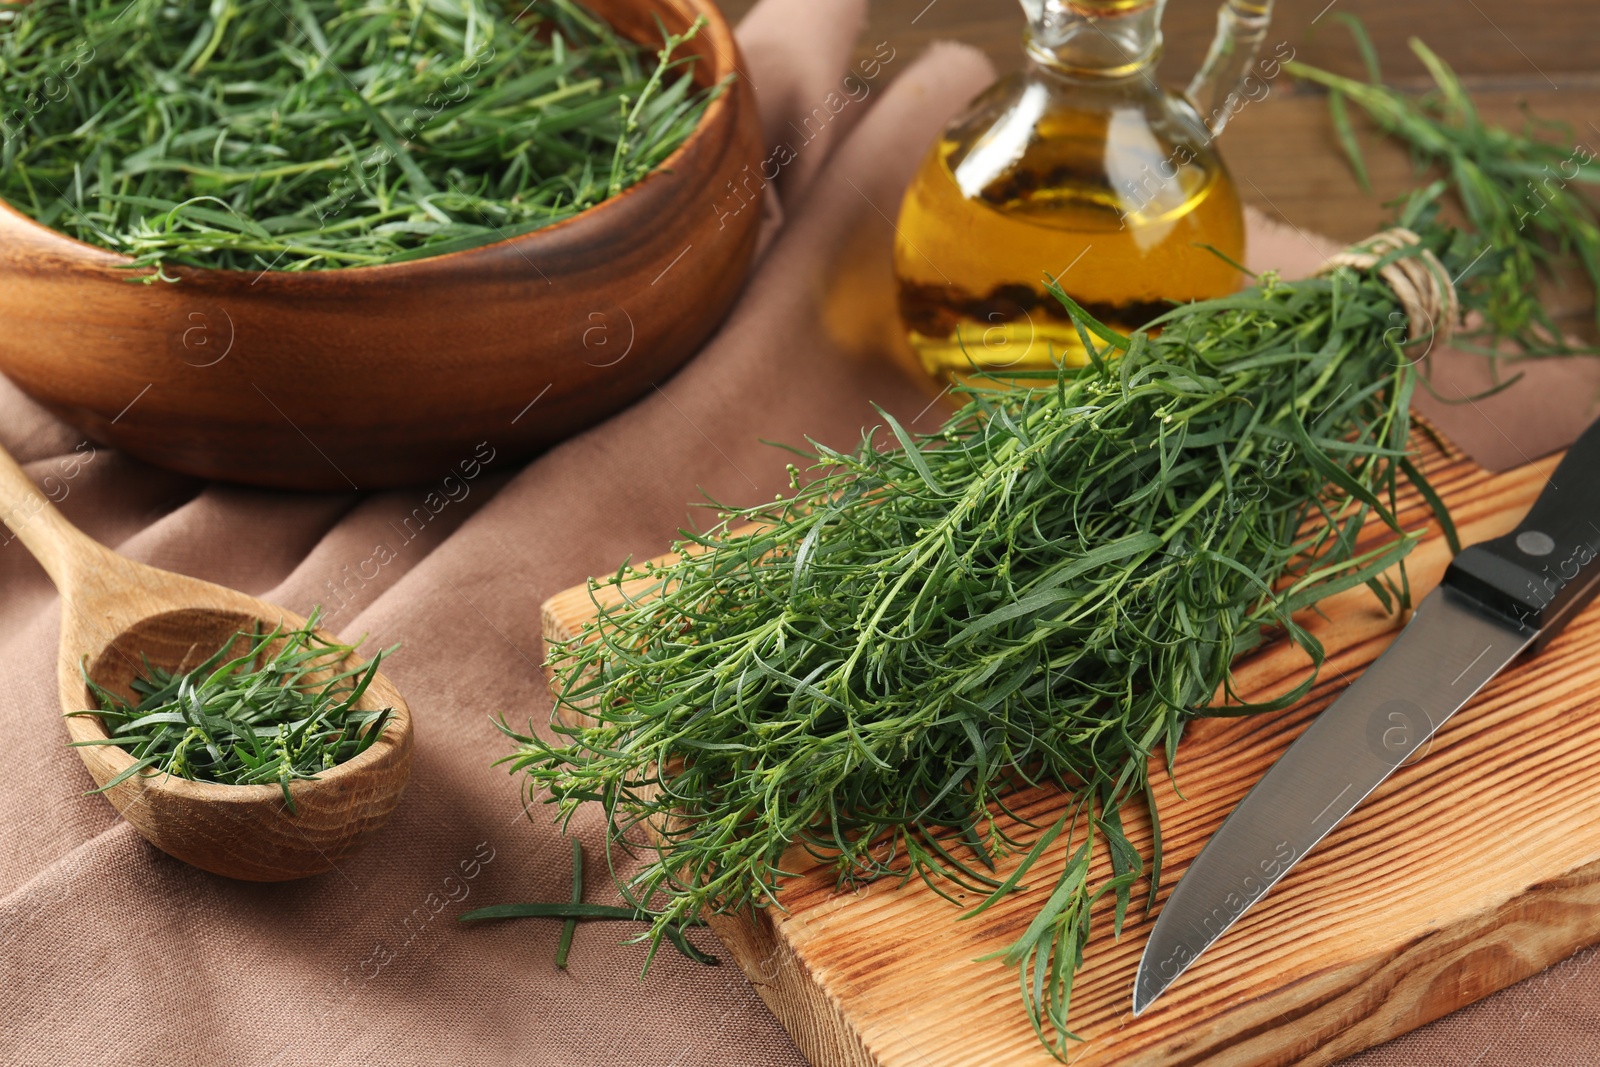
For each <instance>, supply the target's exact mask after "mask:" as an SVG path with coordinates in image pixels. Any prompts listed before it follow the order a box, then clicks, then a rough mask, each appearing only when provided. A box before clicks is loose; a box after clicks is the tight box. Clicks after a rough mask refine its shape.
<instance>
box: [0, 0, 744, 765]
mask: <svg viewBox="0 0 1600 1067" xmlns="http://www.w3.org/2000/svg"><path fill="white" fill-rule="evenodd" d="M647 5H648V6H650V7H652V8H655V7H667V8H674V9H677V10H678V11H679V12H680V13H684V14H686V15H687V17H688V21H689V22H690V23H691V24H692V23H693V22H694V20H695V19H696V18H699V17H702V16H703V17H704V18H705V19H706V25H705V27H704V28H703V29H702V30H701V31H700V32H701V34H702V35H703V36H704V37H705V39H706V40H707V42H708V43H709V44H710V46H711V47H710V49H709V51H710V53H711V59H712V62H711V68H712V69H711V76H710V78H709V79H708V80H707V85H708V86H714V85H717V84H719V83H721V82H722V81H723V80H724V79H725V78H727V77H728V75H730V74H732V75H735V76H737V77H743V75H742V74H741V73H739V71H738V68H737V65H736V64H735V63H734V62H733V60H732V58H731V57H732V56H733V55H734V54H735V50H736V49H737V47H738V46H737V43H736V42H735V40H734V36H733V27H732V26H730V25H729V24H728V20H727V19H726V17H724V16H723V14H722V12H721V10H720V9H718V7H717V6H716V4H715V2H714V0H647ZM600 18H602V19H603V20H604V21H605V22H606V24H607V25H608V26H611V27H612V28H613V29H614V30H616V27H615V24H614V23H612V22H611V20H610V19H609V18H606V17H605V16H604V15H601V16H600ZM616 32H617V33H619V34H622V36H628V35H627V34H623V33H622V31H621V30H616ZM629 40H632V41H633V42H634V43H635V44H638V45H642V46H645V47H649V45H650V42H647V41H640V40H638V39H636V38H632V37H629ZM732 95H733V94H732V93H731V92H730V91H726V90H725V91H723V92H721V93H719V94H718V95H717V97H716V99H714V100H712V101H711V103H710V104H709V105H708V106H707V108H706V111H705V114H703V115H702V116H700V121H699V123H697V124H696V125H695V128H694V130H693V131H692V132H691V133H690V134H689V136H688V137H686V138H684V141H683V143H682V144H680V145H679V146H678V147H677V148H675V149H673V151H672V154H671V155H669V156H668V157H667V158H666V159H664V160H662V161H661V162H660V163H658V164H656V166H655V167H654V168H653V169H652V170H651V171H650V173H648V174H646V175H645V176H644V177H643V178H641V179H640V180H639V181H637V182H635V183H634V184H632V185H630V186H628V187H627V188H626V189H624V190H622V192H620V193H618V194H617V195H616V196H610V197H607V198H606V199H604V200H602V201H600V202H599V203H598V204H595V205H593V206H591V207H587V208H584V209H583V210H582V211H580V212H578V213H577V214H576V215H573V216H572V217H571V218H567V219H562V220H561V221H560V222H556V223H552V224H551V225H549V226H544V227H541V228H540V229H537V230H534V231H532V232H530V233H524V234H519V235H517V236H515V237H506V238H503V239H501V240H499V241H494V242H491V243H489V244H484V245H479V246H478V247H476V248H467V249H462V250H461V251H458V252H441V253H439V254H438V255H433V256H422V257H419V258H417V259H412V260H407V261H405V262H403V263H376V264H371V265H368V266H359V267H333V268H330V269H328V270H309V271H264V272H262V275H263V276H262V277H261V278H260V279H258V280H259V281H260V283H261V284H263V285H267V286H276V287H282V288H293V287H295V286H300V285H310V286H315V285H318V284H321V283H320V282H318V281H317V280H316V279H318V278H319V277H323V276H329V275H332V276H337V277H338V278H341V279H346V280H354V281H357V282H360V281H362V280H366V279H374V280H376V279H378V278H380V277H385V278H386V277H390V276H393V275H394V274H396V273H407V272H415V271H417V270H426V269H429V268H431V267H433V266H443V265H445V264H447V263H459V262H462V261H463V260H467V259H471V258H473V257H477V256H483V255H488V254H491V253H494V252H495V251H497V250H503V249H505V248H508V247H511V246H514V245H516V244H518V243H519V242H532V241H536V240H537V239H539V238H541V237H543V236H544V235H546V234H552V233H555V232H557V231H559V230H563V229H570V228H571V227H573V226H574V225H577V224H579V223H585V222H587V221H589V220H590V219H592V218H593V217H594V216H595V215H597V214H598V213H600V212H602V211H604V210H605V209H606V208H608V207H611V206H612V205H617V204H621V203H622V202H623V201H624V200H626V199H627V198H628V197H630V196H633V195H634V194H636V193H638V192H639V191H640V190H642V189H643V188H644V186H645V185H646V184H647V183H649V182H650V181H651V180H652V179H654V178H655V177H656V176H657V175H659V174H661V173H662V172H664V171H670V170H671V169H672V168H673V165H674V164H675V163H677V162H678V161H679V160H680V159H681V157H683V156H685V155H687V154H688V153H690V152H691V151H694V150H696V149H697V148H698V145H699V142H700V141H702V140H704V139H705V137H706V136H707V131H708V130H711V129H713V128H714V127H715V126H717V125H719V124H720V123H723V122H726V121H727V116H728V113H729V109H730V108H731V107H732V106H733V101H732V99H731V97H732ZM0 216H10V217H11V218H12V219H13V220H15V221H16V222H19V223H21V224H23V225H25V226H27V227H30V228H31V229H33V230H34V231H36V232H37V233H39V234H41V235H45V236H46V237H47V238H49V239H50V240H51V241H52V242H53V243H55V244H58V245H60V246H61V247H62V249H63V252H64V253H65V254H68V255H70V256H71V257H72V258H74V259H78V260H80V261H82V260H94V261H96V262H95V265H96V266H102V267H112V268H114V269H122V268H124V267H127V266H128V265H129V264H131V263H132V262H133V257H132V256H128V255H124V254H123V253H121V252H113V251H112V250H110V249H109V248H101V247H100V246H99V245H92V244H89V243H88V242H87V241H80V240H78V239H77V238H76V237H72V236H69V235H68V234H65V233H62V232H61V231H60V230H56V229H53V228H51V227H49V226H46V225H44V224H43V223H41V222H39V221H37V220H36V219H32V218H29V217H28V216H27V215H25V214H23V213H22V212H21V211H19V210H17V208H15V207H13V206H12V205H11V203H10V202H9V201H7V200H5V199H3V198H0ZM171 272H172V273H173V274H176V275H178V276H179V277H181V278H192V279H196V280H199V279H205V278H231V277H237V276H240V275H246V276H248V275H250V274H252V273H254V272H253V271H250V270H244V269H237V270H235V269H227V270H225V269H221V268H216V267H189V266H178V265H174V266H173V267H172V268H171ZM129 277H130V278H139V277H142V275H132V274H130V275H129ZM252 284H254V283H252ZM374 747H376V746H374ZM369 751H370V750H369ZM223 788H240V789H246V788H253V787H250V786H237V787H223Z"/></svg>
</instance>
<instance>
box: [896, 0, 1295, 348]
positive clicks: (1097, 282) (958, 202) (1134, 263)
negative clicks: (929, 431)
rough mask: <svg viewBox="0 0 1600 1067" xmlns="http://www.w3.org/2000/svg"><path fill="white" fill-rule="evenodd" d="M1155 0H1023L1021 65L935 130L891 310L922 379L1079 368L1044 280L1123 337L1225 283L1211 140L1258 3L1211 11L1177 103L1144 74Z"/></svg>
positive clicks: (909, 208)
mask: <svg viewBox="0 0 1600 1067" xmlns="http://www.w3.org/2000/svg"><path fill="white" fill-rule="evenodd" d="M1165 2H1166V0H1023V8H1024V10H1025V11H1026V12H1027V15H1028V24H1029V29H1028V35H1027V42H1026V47H1027V55H1028V62H1027V64H1026V66H1025V67H1024V68H1023V69H1022V70H1021V71H1018V72H1017V73H1015V74H1013V75H1011V76H1009V77H1006V78H1003V79H1001V80H1000V81H999V82H998V83H996V84H995V85H994V86H992V87H991V88H990V89H988V90H987V91H986V92H984V93H983V94H981V95H980V96H979V97H978V98H977V99H976V100H975V101H973V103H972V104H971V105H970V106H969V108H968V110H967V111H966V112H965V113H964V114H962V115H961V116H959V117H958V118H957V119H956V120H955V121H954V122H953V123H952V124H951V125H950V126H949V127H948V128H947V129H946V130H945V132H944V133H943V134H942V136H941V137H940V138H939V140H938V142H937V143H936V144H935V145H934V146H933V148H932V150H931V151H930V152H929V154H928V156H927V158H926V159H925V160H924V161H923V163H922V166H921V169H920V170H919V171H918V173H917V175H916V177H915V178H914V179H913V181H912V183H911V186H910V188H909V189H908V190H907V192H906V195H905V199H904V201H903V202H902V204H901V208H900V219H899V223H898V227H897V235H896V240H895V248H894V260H895V274H896V283H897V287H898V300H899V305H900V314H901V318H902V320H903V321H904V324H905V327H906V329H907V332H908V334H909V337H910V340H911V344H912V347H913V348H914V349H915V350H916V352H917V355H918V357H919V358H920V360H921V363H922V365H923V367H924V368H925V369H926V370H927V372H928V373H929V374H931V375H933V376H935V377H938V378H951V377H955V378H960V377H965V376H967V375H970V374H972V373H973V372H975V371H981V372H985V373H988V374H994V373H996V372H1003V371H1006V370H1011V369H1029V370H1033V369H1045V368H1049V367H1051V366H1053V365H1054V363H1055V362H1064V363H1066V364H1068V365H1081V364H1082V362H1083V361H1084V360H1085V358H1086V357H1085V353H1084V351H1083V346H1082V343H1081V341H1080V339H1079V336H1078V332H1077V329H1076V328H1075V327H1074V325H1073V323H1072V320H1071V318H1070V317H1069V316H1068V315H1067V313H1066V312H1065V310H1064V309H1063V307H1062V305H1061V303H1060V302H1059V301H1058V300H1056V299H1055V298H1054V297H1053V296H1051V295H1050V293H1049V292H1048V288H1047V287H1048V285H1049V284H1051V283H1054V284H1059V285H1060V286H1061V288H1062V289H1063V290H1065V291H1066V292H1067V293H1068V294H1069V295H1070V296H1072V298H1073V299H1075V300H1076V301H1077V302H1078V303H1080V304H1082V305H1083V306H1084V307H1085V308H1086V309H1087V310H1088V311H1089V312H1091V313H1092V314H1094V315H1095V316H1096V317H1097V318H1099V319H1101V320H1102V321H1104V322H1106V323H1107V324H1108V325H1110V326H1112V327H1113V328H1115V329H1118V330H1123V331H1126V330H1131V329H1136V328H1138V327H1140V326H1143V325H1144V324H1145V323H1147V322H1149V321H1150V320H1151V319H1153V318H1155V317H1156V316H1157V315H1159V314H1160V313H1161V312H1162V311H1164V310H1165V309H1166V308H1168V307H1170V306H1171V304H1172V303H1173V302H1175V301H1188V300H1198V299H1205V298H1208V297H1214V296H1221V295H1223V294H1225V293H1228V292H1231V291H1233V290H1234V289H1235V288H1237V287H1238V285H1239V284H1240V281H1241V279H1240V276H1239V271H1238V270H1236V269H1235V267H1234V266H1233V263H1238V262H1242V261H1243V257H1244V220H1243V216H1242V213H1241V210H1240V204H1239V196H1238V193H1237V192H1236V190H1235V188H1234V184H1233V180H1232V178H1230V177H1229V175H1228V171H1227V168H1226V167H1224V166H1223V163H1222V160H1221V158H1220V157H1219V156H1218V155H1217V152H1216V149H1215V146H1214V140H1215V137H1216V135H1217V134H1218V133H1219V132H1221V128H1222V126H1223V124H1224V123H1225V122H1226V121H1227V118H1228V116H1229V115H1230V114H1232V113H1233V111H1235V110H1237V108H1236V107H1235V106H1232V105H1234V104H1235V103H1236V102H1237V99H1236V98H1237V95H1238V86H1239V85H1240V83H1241V81H1242V79H1243V78H1244V76H1245V75H1247V74H1248V73H1249V71H1250V68H1251V66H1252V65H1253V64H1254V62H1255V54H1256V51H1257V49H1258V47H1259V45H1260V42H1261V39H1262V37H1263V36H1264V35H1265V33H1266V28H1267V24H1268V20H1269V18H1270V14H1271V0H1249V2H1247V0H1228V2H1226V3H1224V5H1223V7H1222V9H1221V11H1220V12H1219V17H1218V21H1219V29H1218V33H1217V38H1216V40H1215V41H1213V42H1212V46H1211V51H1210V53H1209V54H1208V56H1207V58H1206V61H1205V63H1204V64H1203V65H1202V67H1201V69H1200V72H1199V73H1198V74H1196V75H1195V78H1194V80H1193V82H1191V83H1190V85H1189V87H1188V89H1187V91H1186V92H1185V94H1184V95H1182V96H1178V95H1176V94H1173V93H1169V92H1166V91H1164V90H1162V89H1161V88H1160V87H1159V86H1158V85H1157V83H1156V81H1155V78H1154V71H1155V66H1156V62H1157V60H1158V59H1159V58H1160V54H1161V30H1160V24H1161V15H1162V10H1163V8H1164V6H1165ZM1230 260H1231V261H1232V263H1230Z"/></svg>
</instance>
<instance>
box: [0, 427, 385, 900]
mask: <svg viewBox="0 0 1600 1067" xmlns="http://www.w3.org/2000/svg"><path fill="white" fill-rule="evenodd" d="M0 516H3V518H4V520H5V523H6V525H7V526H9V527H10V528H11V529H12V530H13V531H14V532H15V533H16V535H17V538H18V539H19V540H20V541H22V543H23V544H24V545H25V546H26V547H27V549H28V550H29V551H30V552H31V553H33V555H34V557H35V558H36V559H38V561H39V562H40V564H41V565H43V567H44V569H45V571H46V572H47V573H48V574H49V575H50V578H51V580H52V581H53V582H54V583H55V585H56V588H57V590H58V591H59V592H60V593H61V644H60V651H59V655H58V658H57V679H58V684H59V689H60V697H61V709H62V711H63V713H66V718H65V721H66V724H67V733H68V734H69V735H70V736H71V738H72V740H73V741H74V742H95V743H93V744H88V745H82V746H81V747H79V748H78V749H77V752H78V754H79V755H80V756H81V757H82V758H83V762H84V765H85V766H86V767H87V768H88V770H89V774H90V775H91V776H92V777H93V778H94V780H95V783H96V784H97V785H98V786H104V785H105V784H106V783H107V782H110V781H112V780H113V779H115V778H116V777H117V776H118V775H119V774H122V773H124V772H125V771H126V770H127V769H128V768H129V767H130V766H132V765H133V763H134V759H133V756H132V755H130V754H129V753H128V751H127V750H126V749H123V748H121V747H119V746H117V745H109V744H105V743H104V742H105V741H106V740H108V734H107V733H106V730H105V726H104V724H103V723H102V722H101V720H100V718H99V716H97V715H78V714H70V713H72V712H81V711H84V710H85V709H91V708H93V707H94V706H95V702H94V698H93V696H92V695H91V694H90V693H89V691H88V687H87V686H86V685H85V684H84V681H83V672H84V665H85V664H87V670H88V674H89V677H90V678H92V679H93V680H94V681H95V683H96V684H97V685H100V686H103V687H104V688H106V689H108V690H110V691H111V692H114V693H117V694H118V695H119V696H123V697H131V696H132V695H133V693H132V690H131V687H130V686H131V683H132V681H133V679H134V678H135V677H136V676H137V675H139V674H140V673H142V671H143V667H144V662H145V659H146V658H148V659H149V661H150V663H151V664H152V665H154V666H157V667H163V668H166V669H168V670H178V669H187V668H188V667H191V666H193V665H194V664H196V663H198V662H200V661H201V660H202V659H204V658H205V657H206V656H208V655H210V654H211V653H213V652H215V651H216V650H217V649H219V648H221V647H223V646H224V645H226V644H229V643H231V642H242V640H243V639H242V638H240V637H239V636H238V635H239V634H240V632H241V631H250V630H253V629H255V627H256V626H257V625H260V626H262V627H264V628H266V629H268V630H271V629H272V628H274V627H277V626H280V625H281V626H282V627H283V628H285V629H294V628H298V627H303V626H304V625H305V624H306V620H305V619H304V618H303V617H301V616H299V615H296V614H295V613H294V612H291V611H287V610H285V609H284V608H281V607H278V606H277V605H274V604H270V603H268V602H267V601H264V600H258V599H257V598H255V597H251V596H246V595H245V594H243V593H240V592H238V591H236V590H233V589H228V588H225V587H223V586H220V585H215V584H213V583H211V582H204V581H200V580H199V579H195V578H188V577H185V576H183V575H179V574H172V573H170V572H168V571H163V570H158V569H157V568H155V567H149V566H146V565H144V564H142V563H136V562H134V561H133V560H130V559H126V558H124V557H122V556H119V555H117V554H116V553H115V552H112V551H111V550H110V549H107V548H105V547H104V546H102V545H100V544H99V543H97V542H95V541H93V540H91V539H90V538H89V537H87V536H85V535H84V534H83V533H81V532H80V531H79V530H77V529H76V528H75V527H74V526H72V525H71V524H70V523H68V522H67V521H66V519H65V518H63V517H62V516H61V514H60V513H59V512H58V511H56V510H55V508H54V506H53V505H51V504H50V503H49V501H47V500H45V498H44V497H43V496H42V495H41V494H40V493H39V491H38V490H37V489H36V488H34V485H33V483H32V482H31V481H30V480H29V478H28V476H27V474H25V473H24V472H23V471H22V469H21V468H20V467H18V466H17V464H16V463H15V462H14V461H13V460H12V459H11V457H10V456H8V455H6V454H5V452H4V451H3V450H0ZM318 633H319V634H320V635H321V636H323V637H325V638H328V639H329V640H333V638H332V637H331V635H328V634H326V633H323V632H322V631H320V630H319V631H318ZM239 647H240V650H241V651H242V648H243V645H242V644H240V646H239ZM359 662H360V660H359V658H358V657H352V658H351V660H349V661H347V662H346V663H345V664H344V665H343V666H347V667H350V666H355V665H356V664H357V663H359ZM357 706H358V707H360V708H364V709H376V708H383V707H389V708H392V709H393V714H392V715H391V716H390V718H389V721H388V723H387V724H386V725H385V727H384V730H383V733H382V735H381V736H379V738H378V739H377V740H376V741H374V742H373V743H372V744H371V745H370V746H369V747H368V748H367V749H366V750H365V751H363V752H362V753H361V754H360V755H358V756H356V757H355V758H353V759H350V760H347V761H346V762H344V763H341V764H338V765H337V766H335V767H332V768H330V769H328V770H326V771H322V772H321V773H320V774H318V776H317V777H316V779H314V780H303V781H296V782H292V783H291V784H290V786H289V792H290V795H291V796H292V797H293V798H294V810H293V811H290V810H289V809H288V806H287V805H286V804H285V802H284V796H283V790H282V789H281V788H280V787H279V786H277V785H221V784H218V783H214V782H195V781H190V780H188V779H186V778H178V777H175V776H172V775H166V774H150V773H139V774H134V775H132V776H130V777H128V778H126V779H124V780H123V781H121V782H119V783H118V784H117V785H115V786H113V787H112V788H110V789H108V790H106V792H105V794H104V795H105V797H106V798H107V799H108V800H110V801H111V803H112V804H113V805H114V806H115V807H116V808H117V810H118V811H120V812H121V813H122V815H123V817H124V818H126V819H127V820H128V822H129V823H131V824H132V825H133V827H134V829H136V830H138V831H139V833H140V834H142V835H143V836H144V837H145V839H146V840H148V841H149V842H150V843H151V844H153V845H155V846H156V847H157V848H159V849H161V850H162V851H163V852H166V853H167V854H168V855H171V856H173V857H175V858H177V859H180V860H183V861H184V862H185V863H190V864H193V865H194V866H196V867H200V868H202V869H204V870H207V871H211V872H212V873H214V874H220V875H225V876H227V877H229V878H239V879H244V880H247V881H254V882H281V881H287V880H290V879H294V878H304V877H307V876H309V875H314V874H321V873H323V872H325V871H329V870H333V869H335V868H337V867H338V866H339V864H340V863H342V862H343V861H344V860H345V859H346V858H347V857H349V856H350V855H351V854H353V853H354V852H356V851H357V850H358V849H360V848H361V847H362V846H363V845H365V844H366V843H367V842H368V841H369V840H370V839H371V837H372V836H373V834H374V833H376V831H377V830H378V828H379V827H380V826H382V825H383V823H384V821H385V820H386V819H387V818H388V817H389V814H390V813H391V812H392V811H393V810H394V808H395V805H396V804H397V803H399V800H400V795H401V793H402V792H403V791H404V790H405V786H406V782H407V780H408V779H409V777H410V774H411V750H412V725H411V712H410V709H409V708H407V706H406V702H405V699H404V698H403V697H402V696H401V695H400V693H399V692H398V691H397V690H396V689H395V688H394V686H393V684H392V683H390V682H389V680H388V679H387V678H385V677H384V676H383V674H382V673H379V674H377V675H376V676H375V677H374V678H373V679H372V684H371V685H370V686H369V687H368V689H367V692H366V693H365V694H363V696H362V699H361V701H360V702H359V704H358V705H357Z"/></svg>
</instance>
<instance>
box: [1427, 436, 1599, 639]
mask: <svg viewBox="0 0 1600 1067" xmlns="http://www.w3.org/2000/svg"><path fill="white" fill-rule="evenodd" d="M1597 555H1600V420H1596V421H1595V422H1593V423H1590V425H1589V428H1588V429H1587V430H1585V431H1583V435H1582V436H1581V437H1579V438H1578V439H1577V440H1576V441H1574V442H1573V444H1572V447H1571V448H1569V449H1568V450H1567V454H1566V456H1564V457H1563V458H1562V460H1561V463H1560V465H1559V466H1557V467H1556V470H1555V473H1554V474H1552V475H1551V476H1550V479H1549V482H1548V483H1547V484H1546V485H1545V488H1544V492H1542V493H1540V494H1539V499H1538V500H1535V501H1534V502H1533V507H1532V508H1531V509H1530V510H1529V511H1528V514H1527V517H1526V518H1524V519H1523V520H1522V522H1521V523H1520V524H1519V525H1518V526H1517V528H1516V529H1515V530H1512V531H1511V532H1510V533H1508V534H1506V535H1505V536H1504V537H1496V538H1494V539H1493V540H1492V541H1483V542H1481V543H1479V544H1476V545H1472V546H1471V547H1470V548H1466V549H1463V550H1462V552H1461V554H1460V555H1458V556H1456V558H1455V559H1454V560H1453V561H1451V563H1450V568H1449V570H1447V571H1446V572H1445V576H1444V580H1445V583H1446V584H1448V585H1452V586H1455V587H1456V588H1457V589H1459V590H1461V591H1462V592H1463V593H1466V594H1468V595H1469V596H1471V597H1473V598H1474V599H1475V600H1477V601H1478V602H1479V603H1481V604H1483V605H1484V606H1485V607H1488V608H1491V609H1492V610H1494V611H1498V612H1500V613H1501V614H1503V615H1508V616H1510V617H1511V618H1513V619H1516V620H1518V621H1519V622H1521V623H1523V624H1524V625H1525V626H1528V627H1530V628H1532V629H1536V630H1538V631H1539V637H1538V639H1537V640H1536V641H1535V643H1534V647H1535V648H1538V647H1540V646H1542V645H1543V644H1544V643H1545V642H1547V641H1549V640H1550V638H1552V637H1554V636H1555V635H1556V633H1557V632H1558V631H1559V630H1560V629H1561V627H1563V626H1565V625H1566V624H1567V622H1568V620H1570V619H1571V618H1572V617H1573V616H1574V615H1576V614H1577V613H1578V610H1579V609H1580V608H1582V607H1583V605H1584V604H1586V603H1588V602H1589V598H1590V597H1592V596H1594V595H1595V593H1596V592H1600V562H1596V556H1597Z"/></svg>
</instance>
